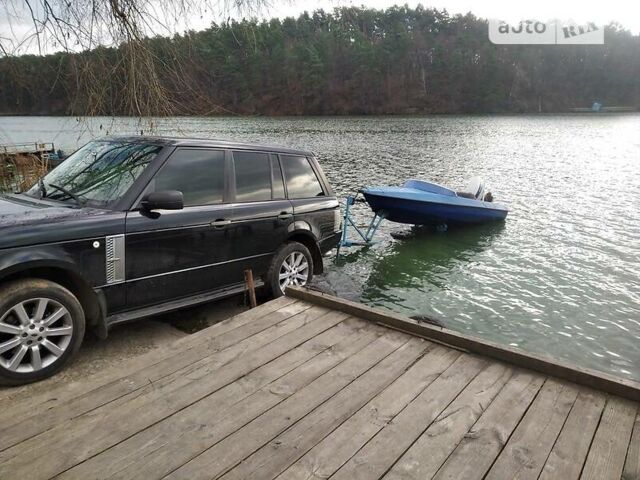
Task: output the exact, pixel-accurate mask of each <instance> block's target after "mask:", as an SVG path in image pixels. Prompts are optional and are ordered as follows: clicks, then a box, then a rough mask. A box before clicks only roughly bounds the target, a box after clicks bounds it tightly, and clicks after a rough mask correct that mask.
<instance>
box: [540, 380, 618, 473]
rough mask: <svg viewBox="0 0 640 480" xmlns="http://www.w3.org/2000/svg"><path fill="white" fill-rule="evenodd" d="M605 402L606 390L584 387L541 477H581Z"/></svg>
mask: <svg viewBox="0 0 640 480" xmlns="http://www.w3.org/2000/svg"><path fill="white" fill-rule="evenodd" d="M605 402H606V394H604V393H600V392H596V391H594V390H584V389H583V390H581V391H580V393H579V394H578V398H577V399H576V403H575V404H574V405H573V408H572V409H571V413H569V418H567V421H566V422H565V424H564V427H563V428H562V431H561V432H560V436H559V437H558V440H557V441H556V444H555V445H554V446H553V449H552V450H551V454H549V458H548V459H547V463H546V464H545V465H544V468H543V470H542V474H541V475H540V479H541V480H551V479H561V480H571V479H574V478H575V479H577V478H580V472H581V471H582V466H583V465H584V462H585V459H586V458H587V453H588V452H589V446H590V445H591V440H592V439H593V434H594V433H595V431H596V428H597V427H598V423H600V415H602V410H603V409H604V404H605Z"/></svg>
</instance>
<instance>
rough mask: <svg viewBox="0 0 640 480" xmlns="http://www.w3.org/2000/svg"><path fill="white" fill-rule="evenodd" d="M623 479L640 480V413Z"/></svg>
mask: <svg viewBox="0 0 640 480" xmlns="http://www.w3.org/2000/svg"><path fill="white" fill-rule="evenodd" d="M622 478H623V480H640V412H638V414H637V415H636V423H635V425H634V427H633V434H632V435H631V443H629V450H627V459H626V460H625V462H624V470H623V471H622Z"/></svg>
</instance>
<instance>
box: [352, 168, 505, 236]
mask: <svg viewBox="0 0 640 480" xmlns="http://www.w3.org/2000/svg"><path fill="white" fill-rule="evenodd" d="M362 194H363V195H364V198H365V199H366V201H367V203H368V204H369V206H370V207H371V209H372V210H373V211H374V212H375V213H376V214H377V215H378V216H381V217H384V218H385V219H386V220H389V221H391V222H397V223H408V224H411V225H431V226H456V225H471V224H478V223H485V222H490V221H496V220H504V219H505V218H506V216H507V213H508V210H507V208H506V207H505V206H504V205H500V204H497V203H493V197H492V196H491V193H486V194H485V192H484V184H483V183H482V181H480V180H479V179H478V178H473V179H471V181H470V185H469V186H468V187H467V188H466V189H465V190H464V191H461V192H456V191H454V190H451V189H449V188H446V187H443V186H441V185H438V184H436V183H431V182H424V181H421V180H408V181H407V182H405V184H404V185H403V186H402V187H367V188H364V189H363V190H362Z"/></svg>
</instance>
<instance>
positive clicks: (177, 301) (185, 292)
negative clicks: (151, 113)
mask: <svg viewBox="0 0 640 480" xmlns="http://www.w3.org/2000/svg"><path fill="white" fill-rule="evenodd" d="M92 148H93V150H91V149H92ZM83 149H84V150H83ZM83 149H80V150H79V151H78V152H80V153H78V152H76V154H74V155H84V157H82V158H83V159H85V160H84V163H82V162H81V161H80V160H78V161H76V163H77V165H76V167H75V169H74V168H72V167H70V166H67V167H66V171H63V172H62V173H57V174H56V172H57V171H58V170H59V169H62V168H65V167H64V166H65V164H67V162H74V155H72V156H71V157H70V158H69V159H68V160H66V161H65V162H64V163H63V164H62V165H61V166H59V167H57V168H56V169H54V170H53V171H52V172H51V173H49V174H48V175H47V176H46V177H45V178H44V180H43V181H41V182H40V184H39V185H36V186H34V187H33V188H32V189H31V190H29V191H28V192H26V193H24V194H5V195H2V196H0V297H2V295H3V291H2V289H1V287H2V286H3V285H9V284H15V282H20V281H23V282H24V281H26V280H28V279H39V280H45V281H48V282H52V283H55V284H56V285H59V286H61V287H63V288H64V289H66V290H68V291H69V292H70V293H71V294H73V296H75V297H76V298H77V300H78V302H79V304H80V305H81V307H82V310H83V313H84V317H85V323H86V325H87V328H93V329H94V330H95V331H96V332H97V333H98V335H99V336H101V337H106V335H107V332H108V329H109V327H110V326H111V325H113V324H115V323H119V322H124V321H129V320H133V319H136V318H140V317H145V316H149V315H152V314H155V313H159V312H164V311H168V310H173V309H178V308H182V307H185V306H189V305H193V304H196V303H202V302H205V301H210V300H213V299H216V298H220V297H223V296H228V295H232V294H235V293H238V292H241V291H243V289H244V270H245V269H251V270H252V272H253V275H254V277H255V278H256V279H257V281H258V283H259V284H260V283H262V284H267V285H268V286H271V287H272V288H271V290H272V292H273V293H274V294H276V295H278V294H281V292H280V291H278V289H277V288H275V287H274V285H275V279H276V277H277V272H275V273H274V272H273V270H274V269H276V270H277V269H278V265H274V258H275V257H276V256H277V255H278V252H280V251H282V250H283V248H284V246H286V245H289V246H290V245H292V244H295V245H303V246H304V247H305V248H306V250H307V251H308V253H309V254H310V257H311V258H309V263H310V265H311V267H310V268H309V272H308V273H309V276H308V277H304V275H306V273H304V272H302V267H300V266H294V265H293V263H295V261H296V260H295V258H296V257H295V256H290V257H289V258H290V259H291V265H290V266H289V267H287V268H288V270H286V269H284V268H285V267H286V266H285V267H283V270H278V272H284V273H281V274H280V277H279V278H283V275H285V276H286V274H287V272H288V271H289V270H291V271H292V272H293V270H295V273H296V274H297V277H299V278H302V279H303V280H305V281H306V280H308V279H310V278H311V275H313V273H320V272H322V268H323V267H322V256H323V254H324V253H326V252H327V251H328V250H330V249H332V248H334V247H335V246H336V245H337V243H338V241H339V230H340V215H339V205H338V201H337V199H336V197H335V195H334V194H333V191H332V189H331V187H330V185H329V184H328V182H327V180H326V178H325V176H324V174H323V172H322V170H321V169H320V166H319V165H318V162H317V160H316V159H315V157H314V155H313V154H312V153H311V152H308V151H301V150H293V149H287V148H282V147H272V146H261V145H249V144H240V143H231V142H222V141H212V140H200V139H182V138H164V137H131V138H130V137H113V138H107V139H103V140H98V141H95V142H91V143H90V144H88V146H85V147H83ZM116 149H117V152H116ZM82 152H84V153H82ZM96 152H98V153H96ZM104 152H107V153H104ZM108 152H111V153H108ZM113 152H116V153H117V156H116V153H113ZM141 152H142V153H141ZM106 155H112V157H113V159H115V160H112V164H111V165H110V164H109V163H108V161H107V160H104V161H103V160H102V158H103V157H104V156H106ZM127 155H129V156H128V157H127ZM132 155H136V156H137V157H136V158H139V159H142V160H137V161H135V162H132V161H131V160H130V159H131V158H132ZM76 158H78V157H76ZM87 159H88V160H87ZM100 162H102V163H100ZM97 164H100V165H101V166H100V168H94V166H95V165H97ZM103 164H104V165H103ZM114 165H117V168H115V167H114ZM114 172H115V173H114ZM114 176H117V182H116V183H114V180H113V178H116V177H114ZM78 178H80V179H81V180H77V179H78ZM48 179H49V180H48ZM54 180H56V182H58V183H56V182H54ZM49 182H50V183H49ZM62 182H65V185H59V183H62ZM100 182H103V183H102V184H101V183H100ZM105 182H107V183H109V182H110V183H109V188H106V187H104V186H102V185H104V183H105ZM114 192H115V193H114ZM171 201H177V203H178V204H176V205H172V204H171V203H170V202H171ZM167 202H169V203H167ZM163 206H164V207H167V208H170V209H165V208H159V207H163ZM305 248H302V249H299V250H301V251H302V250H304V249H305ZM289 250H291V249H290V248H289ZM289 250H287V251H286V252H284V254H287V255H289V253H288V252H289ZM305 255H306V254H305ZM297 261H298V262H299V263H300V262H301V263H305V258H304V256H302V257H299V258H298V260H297ZM294 267H295V268H294ZM298 269H300V272H298ZM268 275H271V277H273V278H268ZM292 275H293V273H292ZM297 277H296V276H295V275H293V277H292V279H293V280H292V283H298V282H297V281H296V278H297ZM303 277H304V278H303ZM300 283H304V282H302V281H301V282H300ZM25 288H26V289H27V290H28V286H27V287H24V288H23V290H25ZM12 292H13V291H12ZM12 294H13V295H14V293H12ZM45 296H46V295H45ZM26 297H28V295H26ZM26 297H25V294H24V292H23V295H22V297H20V299H22V298H26ZM52 298H53V297H52ZM56 298H57V297H56ZM33 302H35V300H32V304H29V303H27V301H25V302H23V303H24V305H25V307H24V308H25V309H26V310H27V315H26V316H25V315H23V317H24V319H23V321H22V323H20V319H19V318H18V317H19V315H17V314H16V312H15V311H14V312H13V314H12V315H13V316H11V315H9V314H7V313H6V311H8V310H7V308H10V305H9V304H7V305H5V306H4V307H3V304H2V298H0V380H2V379H3V378H2V372H3V371H4V370H7V372H4V373H5V374H6V375H5V378H4V380H5V383H7V382H8V383H23V382H24V381H31V380H33V379H37V378H42V376H48V375H49V374H51V373H52V371H53V370H54V369H53V368H52V369H51V370H52V371H51V372H48V373H47V374H46V375H45V374H44V373H41V374H39V375H36V373H37V370H38V369H33V372H30V371H28V370H29V368H28V366H27V367H25V369H26V370H25V371H23V372H18V373H22V375H13V374H12V373H11V371H10V369H7V368H4V367H7V366H8V365H10V363H9V362H10V360H11V355H14V353H13V352H12V351H11V350H5V351H4V352H2V345H3V344H4V345H8V344H7V342H8V341H9V340H11V339H12V338H14V337H12V336H11V334H13V333H15V334H16V335H17V332H18V330H16V328H21V329H23V330H24V332H25V333H22V335H23V336H24V335H25V334H28V335H31V332H32V330H28V329H27V328H32V325H35V327H38V326H39V325H40V323H42V324H43V325H44V324H45V323H46V321H45V320H44V319H43V318H40V319H39V320H38V319H37V318H36V317H38V312H36V310H37V302H35V303H33ZM9 303H11V302H9ZM54 303H55V305H58V303H60V304H61V305H63V306H64V305H66V304H65V303H64V301H62V300H60V301H59V302H58V300H56V301H55V302H54ZM30 305H33V306H30ZM3 308H4V310H5V311H2V309H3ZM21 308H22V307H21ZM30 308H31V309H32V310H33V311H31V312H29V309H30ZM45 308H49V307H46V306H43V307H42V309H45ZM53 310H54V307H51V310H50V311H49V313H43V312H40V313H39V315H40V317H45V316H46V315H49V317H50V318H51V315H52V312H53ZM66 310H67V311H68V312H71V309H70V308H67V309H66ZM20 311H21V312H22V310H20ZM3 315H5V317H6V319H5V320H2V319H3ZM7 315H8V316H7ZM27 317H29V318H30V319H31V320H30V322H31V324H29V325H27V323H26V318H27ZM2 322H4V323H2ZM38 322H40V323H38ZM71 323H72V322H70V321H69V322H68V325H71ZM3 325H8V326H5V327H4V330H3ZM45 326H46V325H45ZM3 332H4V335H5V337H4V338H3V337H2V334H3ZM45 333H46V332H45ZM25 338H31V337H25ZM32 340H33V342H36V341H44V342H47V340H46V338H43V339H41V340H38V338H37V337H35V336H34V337H33V339H32ZM12 341H14V343H15V342H17V340H12ZM25 341H26V340H25ZM52 341H53V340H52ZM3 342H4V343H3ZM34 344H35V343H34ZM78 345H79V344H78ZM18 347H20V348H24V349H25V350H24V351H25V353H24V354H23V355H24V358H27V359H28V358H29V356H30V355H31V350H29V349H32V348H35V347H33V346H32V344H31V343H29V344H28V345H27V344H26V343H25V344H24V347H22V346H20V345H18ZM43 352H44V353H47V354H49V353H50V352H49V351H48V350H43ZM25 361H26V360H25ZM14 363H15V361H14ZM32 363H33V362H32ZM36 363H37V362H36ZM53 363H55V362H53ZM14 367H15V365H14ZM44 370H46V369H44ZM14 377H15V378H14ZM18 377H20V378H18Z"/></svg>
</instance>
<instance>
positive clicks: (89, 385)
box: [0, 297, 311, 438]
mask: <svg viewBox="0 0 640 480" xmlns="http://www.w3.org/2000/svg"><path fill="white" fill-rule="evenodd" d="M281 298H282V297H281ZM295 303H298V304H299V305H298V306H294V304H295ZM300 306H301V307H300ZM310 307H311V304H305V303H304V302H299V301H297V300H295V299H289V301H288V302H284V301H281V300H280V299H278V300H274V301H273V302H269V303H267V304H264V305H262V306H261V307H260V308H259V309H256V310H252V311H251V312H249V311H247V312H243V313H241V314H239V315H237V316H235V317H232V318H230V319H227V320H224V321H223V322H221V323H219V324H216V325H214V326H213V327H210V328H206V329H203V330H201V331H199V332H196V333H194V334H192V335H189V336H187V337H184V338H182V339H179V340H177V341H176V342H173V343H171V344H170V345H168V346H167V347H166V348H159V349H155V350H153V351H151V352H148V353H147V354H145V355H142V356H141V357H139V358H136V359H134V360H133V361H130V362H126V363H125V364H124V365H123V366H122V369H121V370H120V371H119V372H117V373H114V372H110V373H108V374H106V375H100V374H98V375H95V376H92V377H90V378H83V379H82V381H78V382H73V383H71V384H65V385H64V386H62V387H59V388H52V389H51V390H48V391H47V392H45V393H44V394H42V395H35V396H25V398H21V401H20V403H19V404H18V405H16V404H15V400H14V397H13V396H11V397H9V399H8V402H9V403H7V404H5V403H3V402H0V411H1V412H2V413H1V414H0V425H2V426H3V427H10V426H11V425H14V424H20V423H21V422H22V421H23V420H24V419H25V418H27V419H29V418H32V417H33V416H32V414H31V412H33V410H34V409H35V408H38V409H39V410H40V411H43V410H51V409H54V408H56V407H62V409H63V410H64V411H65V412H69V413H71V411H72V410H73V407H71V404H72V403H73V404H75V403H76V402H78V401H80V402H82V401H84V399H85V397H88V396H93V395H96V394H98V395H99V396H100V398H101V399H104V401H108V399H109V398H113V399H115V398H118V396H121V395H122V394H121V392H122V391H123V386H124V391H125V392H130V391H133V390H134V389H135V388H136V387H137V386H139V385H140V382H141V381H142V382H143V383H145V384H146V383H149V381H156V380H157V379H158V378H161V377H160V376H161V375H164V374H167V375H168V374H170V373H172V372H174V371H176V370H178V369H180V368H183V367H184V366H186V365H188V364H189V363H188V362H190V361H191V359H193V358H196V359H197V358H201V356H202V352H203V351H204V352H205V354H206V353H207V350H204V349H202V348H200V349H199V350H197V351H193V350H194V348H195V347H198V346H202V345H205V346H209V345H210V346H214V345H215V344H216V340H214V339H216V338H218V337H221V336H223V334H228V333H230V332H231V331H232V330H233V331H235V332H234V336H235V337H236V338H238V339H239V340H240V339H242V335H243V334H242V333H241V332H243V330H244V329H246V328H248V327H247V325H248V324H249V325H250V326H251V327H252V330H251V331H253V332H254V334H255V327H254V326H253V324H254V323H257V324H263V323H264V324H266V325H267V326H270V325H273V323H272V322H273V321H274V320H278V319H279V321H282V320H285V319H286V318H288V317H290V316H292V315H295V314H296V313H299V312H300V311H302V310H304V309H306V308H310ZM276 312H277V313H276ZM276 323H277V322H276ZM265 328H266V327H265ZM251 331H249V330H247V331H246V334H244V335H245V336H249V335H250V332H251ZM238 333H240V335H237V334H238ZM230 338H231V337H230V336H227V340H226V341H227V342H229V340H230ZM239 340H238V341H239ZM229 345H231V343H229ZM198 355H201V356H200V357H198ZM141 379H142V380H141ZM110 390H111V391H112V393H109V391H110ZM13 391H14V389H11V392H13ZM91 408H95V405H94V404H91V403H90V405H89V406H86V407H79V409H78V410H77V411H80V412H82V411H83V410H84V411H88V410H90V409H91ZM77 411H76V413H75V414H77ZM72 415H73V414H72ZM41 420H43V419H41ZM64 420H66V418H64V416H63V420H62V421H64ZM42 428H43V430H44V429H46V428H47V427H46V426H44V424H43V426H42ZM4 435H5V433H4V432H0V438H1V437H3V436H4Z"/></svg>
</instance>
